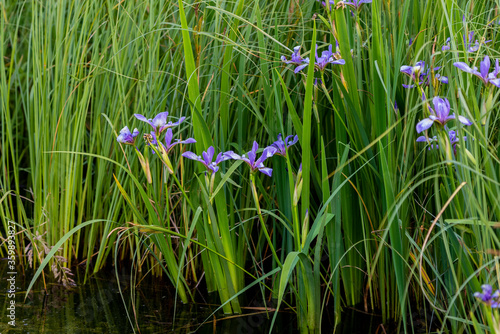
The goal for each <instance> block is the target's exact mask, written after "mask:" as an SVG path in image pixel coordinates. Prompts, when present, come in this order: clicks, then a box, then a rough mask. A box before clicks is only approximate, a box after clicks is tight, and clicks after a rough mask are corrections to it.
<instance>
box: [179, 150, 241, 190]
mask: <svg viewBox="0 0 500 334" xmlns="http://www.w3.org/2000/svg"><path fill="white" fill-rule="evenodd" d="M232 154H234V153H233V151H227V152H220V153H219V154H217V157H216V158H215V161H214V160H213V159H214V155H215V148H214V147H213V146H210V147H209V148H208V149H207V150H206V151H205V152H203V153H202V154H201V156H199V155H197V154H195V153H193V152H190V151H187V152H184V153H182V156H183V157H184V158H188V159H191V160H194V161H198V162H201V163H202V164H203V166H205V168H206V169H207V172H208V173H209V174H210V181H209V180H208V179H209V177H208V174H207V173H205V178H206V183H207V187H208V189H209V191H210V193H212V191H213V186H214V180H215V173H217V172H218V171H219V166H218V165H219V164H220V163H221V162H223V161H226V160H229V159H232V157H233V156H232Z"/></svg>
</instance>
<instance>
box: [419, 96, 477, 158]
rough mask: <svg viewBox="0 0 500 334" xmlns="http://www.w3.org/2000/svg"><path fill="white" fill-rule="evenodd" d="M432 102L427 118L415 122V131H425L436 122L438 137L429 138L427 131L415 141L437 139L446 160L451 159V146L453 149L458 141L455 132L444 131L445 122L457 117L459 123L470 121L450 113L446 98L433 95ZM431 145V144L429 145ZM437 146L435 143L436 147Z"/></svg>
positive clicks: (470, 123)
mask: <svg viewBox="0 0 500 334" xmlns="http://www.w3.org/2000/svg"><path fill="white" fill-rule="evenodd" d="M432 102H433V104H434V109H432V108H431V107H430V106H429V110H430V115H429V117H427V118H424V119H423V120H421V121H420V122H418V123H417V133H421V132H423V131H427V130H428V129H429V128H430V127H431V126H432V125H433V124H435V123H436V124H438V125H439V126H440V128H439V130H438V131H439V137H438V138H433V139H429V138H428V136H427V133H426V135H425V136H420V137H418V138H417V142H423V141H427V142H429V143H430V142H432V141H438V142H439V145H441V147H442V148H443V149H444V152H445V154H446V158H447V159H448V160H451V159H452V155H451V146H453V148H454V149H455V147H456V145H454V144H456V142H457V141H458V138H457V137H456V133H455V132H453V133H450V132H447V131H446V127H445V125H446V123H448V122H449V121H451V120H453V119H457V120H458V121H459V122H460V123H462V124H464V125H472V122H471V121H470V120H469V119H467V118H465V117H464V116H461V115H458V116H456V115H455V114H453V115H450V102H449V101H448V99H446V98H444V99H443V98H440V97H438V96H436V97H434V99H433V100H432ZM432 145H433V144H432ZM431 147H432V146H431ZM437 147H438V146H437V145H436V148H437Z"/></svg>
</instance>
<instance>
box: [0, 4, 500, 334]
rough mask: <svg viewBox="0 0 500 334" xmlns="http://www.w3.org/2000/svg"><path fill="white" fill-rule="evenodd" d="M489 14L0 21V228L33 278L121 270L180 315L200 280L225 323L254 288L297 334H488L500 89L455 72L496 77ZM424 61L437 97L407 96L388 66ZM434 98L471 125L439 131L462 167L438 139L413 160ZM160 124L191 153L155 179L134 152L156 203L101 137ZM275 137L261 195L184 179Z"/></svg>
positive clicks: (158, 8)
mask: <svg viewBox="0 0 500 334" xmlns="http://www.w3.org/2000/svg"><path fill="white" fill-rule="evenodd" d="M499 5H500V3H499V2H498V1H491V0H478V1H473V0H471V1H463V0H456V1H451V0H438V1H419V0H407V1H394V0H393V1H387V0H373V3H371V4H365V5H363V6H362V7H361V8H360V10H358V11H354V10H352V8H351V7H349V6H342V5H339V6H336V7H335V6H333V7H332V8H331V9H328V8H326V7H324V6H322V5H321V3H320V2H317V1H313V0H310V1H303V0H300V1H295V0H284V1H244V0H235V1H201V2H191V1H186V2H182V1H178V2H177V1H163V0H156V1H141V0H138V1H106V0H100V1H53V0H51V1H41V2H40V1H27V2H23V1H3V2H0V16H1V19H0V58H1V59H2V61H1V62H0V67H1V76H0V94H1V112H0V154H1V158H0V169H1V171H2V172H1V173H0V219H1V222H2V224H3V226H4V228H5V230H6V226H7V224H8V220H12V221H14V222H16V223H17V226H18V232H19V233H18V234H17V236H16V238H17V239H16V241H17V245H18V252H19V255H20V256H22V255H24V254H26V255H28V256H26V257H21V258H22V259H23V261H24V262H25V264H26V265H27V264H28V263H30V264H31V263H32V264H33V265H34V266H35V267H36V268H39V269H40V270H39V271H38V272H37V277H38V275H39V274H40V273H42V272H43V271H42V268H43V266H44V265H45V264H47V263H49V261H51V263H52V266H53V267H54V264H55V266H56V267H57V266H59V267H67V268H70V267H71V266H72V265H74V264H76V263H82V261H84V262H83V263H84V264H85V265H86V266H87V269H88V273H92V272H96V271H98V270H99V269H100V268H102V267H103V266H104V265H105V264H106V263H116V262H117V261H119V260H121V259H131V260H132V261H133V264H134V266H135V268H136V270H137V271H139V270H140V271H141V272H143V273H149V274H152V275H166V276H167V277H168V278H169V279H170V281H171V282H172V284H174V285H175V286H176V287H177V291H178V294H179V298H180V299H181V300H182V301H184V302H188V301H190V300H192V299H193V298H194V297H193V296H194V290H195V289H196V288H199V287H198V284H199V281H200V280H204V282H205V283H204V284H203V285H202V286H203V287H205V286H206V289H207V290H208V291H217V293H218V295H219V296H220V300H221V304H222V305H223V306H222V308H223V310H224V312H225V313H240V312H241V305H240V302H241V300H242V299H241V298H240V295H243V294H244V293H245V292H246V291H248V289H249V288H255V287H259V288H260V291H261V292H262V298H263V300H269V297H270V296H271V297H273V298H276V299H277V300H278V306H280V307H281V306H282V305H283V303H286V304H287V305H290V306H292V307H295V310H296V312H297V314H298V319H299V326H300V328H301V330H302V331H303V332H307V331H310V332H316V331H318V330H319V328H320V323H321V314H322V310H323V309H324V308H325V307H333V308H334V309H335V312H336V319H337V320H340V312H341V310H342V308H343V307H345V306H355V305H356V306H359V305H361V306H359V307H363V308H364V309H365V310H367V311H370V312H372V311H376V312H381V314H382V315H383V319H384V320H385V321H389V320H391V319H395V320H396V321H398V322H399V323H400V324H401V325H402V326H403V327H404V328H411V325H412V324H411V320H409V319H411V318H410V317H408V316H407V314H409V312H411V311H412V310H414V309H417V308H425V309H429V310H431V311H433V312H434V313H433V314H434V317H435V318H437V319H438V323H439V325H438V326H439V327H442V328H443V329H445V328H446V329H447V330H449V331H451V332H453V333H455V332H464V331H465V332H468V333H474V332H477V331H483V330H485V331H486V330H488V329H487V327H486V326H484V325H482V324H486V325H490V326H493V325H492V324H491V315H490V313H489V309H488V308H485V307H482V308H481V307H479V303H478V302H477V300H476V299H475V298H474V297H473V293H474V292H475V291H479V290H480V286H481V284H482V283H487V282H489V283H490V284H492V285H494V286H495V285H498V284H496V283H495V282H497V281H498V272H497V270H498V265H499V263H498V262H497V255H498V251H497V250H498V249H499V246H500V244H499V239H498V235H499V234H498V232H497V231H496V230H495V227H497V225H496V224H497V222H499V221H500V196H499V194H500V183H499V178H500V160H499V153H500V148H499V144H500V141H499V131H498V128H499V127H498V121H499V114H498V103H497V101H498V96H499V95H500V88H497V87H495V86H493V85H492V84H488V85H486V84H485V83H483V82H482V81H481V80H479V79H478V78H477V77H475V76H474V75H472V74H470V73H466V72H463V71H461V70H459V69H458V68H457V67H456V66H454V65H453V64H454V63H456V62H465V63H467V64H468V65H469V66H471V67H473V66H477V67H478V68H479V67H480V62H481V61H482V60H483V58H484V57H485V56H486V55H489V56H490V59H491V60H492V65H491V66H492V68H490V71H492V70H493V68H494V60H496V59H499V58H500V54H499V53H498V50H499V45H500V34H499V22H500V20H499V15H498V11H499ZM471 31H474V33H475V35H474V37H473V43H472V44H473V46H475V44H474V41H475V40H476V39H477V40H478V46H479V47H478V50H474V51H473V52H470V50H468V49H469V47H470V45H469V43H468V36H469V33H470V32H471ZM448 37H451V40H450V48H449V49H448V50H446V49H444V50H443V49H442V46H443V45H446V39H447V38H448ZM336 41H338V43H339V50H338V51H339V52H340V54H341V55H342V58H343V59H344V60H345V65H332V64H330V65H329V66H327V67H326V70H325V71H315V69H314V67H313V66H308V67H306V68H305V69H303V70H302V71H301V72H299V73H297V74H296V73H294V71H293V69H294V68H295V67H294V66H293V65H286V64H285V63H284V62H282V60H281V56H282V55H285V56H286V57H287V59H289V57H290V54H291V53H292V49H293V48H294V47H295V46H297V45H300V46H302V49H301V51H302V55H303V56H304V57H306V56H307V57H309V58H310V63H311V64H312V63H314V60H315V55H314V45H315V44H317V45H318V54H321V51H324V50H326V49H327V48H328V45H329V44H332V45H333V48H334V49H335V42H336ZM484 41H489V42H487V43H483V42H484ZM311 51H312V52H311ZM316 57H317V56H316ZM420 60H423V61H425V62H426V64H429V65H431V66H432V67H433V68H434V69H436V67H437V66H439V67H441V68H440V69H439V73H440V74H441V75H442V76H447V77H448V79H449V83H448V84H442V83H439V81H438V80H437V78H436V77H435V74H436V73H437V69H436V73H435V72H434V70H433V71H432V73H431V74H429V76H430V78H431V82H430V85H427V86H425V85H422V86H419V87H416V88H413V89H406V88H403V87H402V84H408V83H409V81H410V80H409V78H408V77H407V76H405V75H404V74H403V73H401V72H400V68H401V66H403V65H410V66H414V65H415V64H416V63H417V61H420ZM315 79H318V80H317V81H316V83H315ZM422 93H424V94H425V98H424V99H422ZM437 96H440V97H443V98H447V99H448V100H449V102H450V105H451V113H455V114H456V115H461V116H464V117H466V118H468V119H470V120H471V121H472V123H473V124H472V125H471V126H464V125H462V124H461V123H460V122H458V121H455V120H451V121H450V122H449V123H448V124H447V126H448V128H449V129H454V130H455V131H456V132H457V135H458V138H459V141H458V142H457V143H456V146H455V148H453V147H452V146H451V144H450V143H449V141H447V140H448V136H447V133H444V130H441V131H439V129H442V128H441V127H440V125H439V124H435V125H433V126H432V127H431V128H430V129H429V130H428V136H429V138H431V139H432V137H434V136H438V138H437V140H438V141H439V148H436V147H435V145H436V143H431V142H425V141H424V142H416V139H417V137H418V136H419V135H422V134H423V133H421V134H417V131H416V130H415V127H416V124H417V123H418V122H419V121H420V120H422V119H425V118H427V117H429V109H428V107H429V106H430V107H433V104H432V99H433V98H434V97H437ZM395 103H397V106H398V107H395ZM162 111H168V112H169V113H170V116H169V117H172V120H175V119H177V118H179V117H181V116H186V117H187V119H186V121H184V122H183V123H181V125H180V126H178V127H175V128H173V129H174V136H175V138H183V139H185V138H187V137H194V138H195V139H196V141H197V143H196V144H189V146H185V145H179V146H178V147H176V149H174V150H172V152H171V153H170V154H169V159H170V162H171V164H172V166H173V170H174V173H173V174H170V173H168V172H167V168H166V167H165V166H164V164H162V162H161V160H160V159H159V157H158V154H152V152H151V149H149V148H148V147H147V146H146V145H145V142H144V141H143V140H142V138H140V137H138V138H137V143H138V148H139V150H140V151H141V152H142V154H143V155H144V157H145V158H146V159H148V161H149V168H150V173H151V180H152V183H149V182H148V181H147V177H146V175H145V173H144V169H143V168H142V166H141V163H140V161H139V159H138V158H137V155H136V154H135V153H134V149H133V148H132V147H130V146H127V145H120V144H119V143H118V142H117V141H116V137H117V134H118V132H119V130H120V129H121V128H123V127H124V126H125V125H127V126H128V127H129V128H130V129H133V128H135V127H137V128H139V130H140V131H141V133H147V132H149V131H150V130H151V129H150V128H148V125H147V124H145V123H143V122H140V121H138V120H137V119H136V118H134V117H133V114H134V113H139V114H143V115H146V116H147V117H148V118H153V117H154V116H155V115H156V114H158V113H159V112H162ZM279 133H282V134H283V135H284V136H287V135H292V134H297V135H298V137H299V143H297V144H295V145H294V146H291V147H290V148H289V149H288V151H287V154H286V158H283V157H280V156H274V157H272V158H270V159H268V160H267V161H266V165H268V166H270V167H272V168H273V175H272V177H267V176H265V175H263V174H261V173H256V174H250V173H249V169H248V168H247V166H246V165H245V164H241V163H234V162H230V161H225V162H223V163H221V165H220V167H221V169H220V171H219V172H218V173H217V174H214V175H215V176H214V177H213V179H211V177H210V174H208V175H207V174H206V173H205V170H204V169H203V167H202V165H200V164H198V163H196V162H193V161H191V160H188V159H184V158H182V157H181V152H182V151H185V150H190V151H193V152H195V153H197V154H200V155H201V153H202V151H205V150H206V149H207V148H208V147H209V146H214V147H215V149H216V152H221V151H228V150H233V151H234V152H237V153H238V154H241V153H243V152H247V151H249V150H250V149H251V147H252V143H253V142H254V141H257V142H258V143H259V144H260V146H261V148H264V147H265V146H268V145H271V144H272V143H273V142H274V141H275V140H276V138H277V136H278V134H279ZM443 133H444V135H443ZM464 136H466V137H467V140H464V139H463V137H464ZM431 144H434V145H433V146H432V149H429V148H431ZM300 164H302V169H301V171H300V172H299V166H300ZM63 237H64V238H63ZM58 242H59V243H58ZM56 244H57V245H56ZM52 246H56V247H54V248H52ZM59 247H61V248H60V250H59ZM4 252H5V248H0V256H2V257H3V253H4ZM28 252H29V253H28ZM47 255H48V256H47ZM53 255H58V257H53ZM44 259H45V261H44ZM66 260H67V261H68V263H64V261H66ZM42 261H43V262H42ZM40 265H42V266H40ZM149 271H150V272H149ZM63 272H67V271H64V270H63ZM47 273H49V272H48V271H47V270H46V271H45V274H47ZM63 282H64V283H68V282H70V280H69V279H65V280H64V279H63ZM203 289H204V288H203ZM252 291H254V290H252ZM204 292H205V291H202V293H204ZM481 310H482V311H481Z"/></svg>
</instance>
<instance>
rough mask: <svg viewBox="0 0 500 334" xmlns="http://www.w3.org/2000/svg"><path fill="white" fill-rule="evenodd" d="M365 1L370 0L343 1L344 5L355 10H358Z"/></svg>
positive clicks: (370, 1)
mask: <svg viewBox="0 0 500 334" xmlns="http://www.w3.org/2000/svg"><path fill="white" fill-rule="evenodd" d="M365 3H372V0H353V1H352V2H351V1H347V2H346V1H344V5H347V6H351V7H352V8H354V9H356V10H360V9H361V6H363V5H364V4H365Z"/></svg>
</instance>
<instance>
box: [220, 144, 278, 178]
mask: <svg viewBox="0 0 500 334" xmlns="http://www.w3.org/2000/svg"><path fill="white" fill-rule="evenodd" d="M258 149H259V144H257V142H256V141H254V142H253V146H252V150H251V151H250V152H248V153H247V154H246V155H245V154H243V155H242V156H239V155H238V154H236V153H233V152H226V154H228V155H229V156H230V157H231V159H234V160H242V161H244V162H246V163H247V164H248V165H249V166H250V169H251V170H252V173H253V172H255V171H257V170H258V171H259V172H261V173H263V174H266V175H267V176H269V177H271V176H272V174H273V170H272V168H268V167H266V166H264V161H265V160H266V159H267V158H270V157H272V156H273V155H274V154H275V153H276V151H277V150H278V149H277V148H276V147H273V146H268V147H266V148H265V149H264V151H263V152H262V155H261V156H260V158H259V159H256V158H257V150H258Z"/></svg>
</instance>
